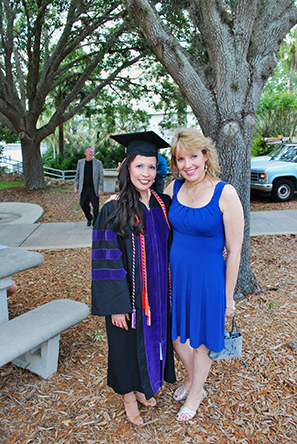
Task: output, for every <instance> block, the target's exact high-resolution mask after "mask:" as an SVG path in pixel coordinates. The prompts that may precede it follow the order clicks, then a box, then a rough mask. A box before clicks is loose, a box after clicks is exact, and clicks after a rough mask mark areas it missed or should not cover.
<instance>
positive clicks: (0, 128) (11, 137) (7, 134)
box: [0, 122, 20, 153]
mask: <svg viewBox="0 0 297 444" xmlns="http://www.w3.org/2000/svg"><path fill="white" fill-rule="evenodd" d="M19 140H20V139H19V138H18V137H17V136H16V135H15V134H14V133H13V132H12V131H10V129H8V128H7V127H6V126H5V125H3V123H1V122H0V141H3V142H6V143H13V142H18V141H19ZM0 153H1V148H0Z"/></svg>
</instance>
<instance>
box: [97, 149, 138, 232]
mask: <svg viewBox="0 0 297 444" xmlns="http://www.w3.org/2000/svg"><path fill="white" fill-rule="evenodd" d="M136 156H137V154H130V155H129V156H127V157H126V159H125V160H124V162H123V163H122V165H121V169H120V172H119V188H120V192H119V195H118V200H116V201H115V211H114V212H113V213H112V214H110V215H109V216H108V218H107V219H106V221H105V223H104V228H105V227H106V224H107V223H108V222H109V221H110V220H112V219H114V221H113V225H112V229H113V231H114V232H115V233H117V234H119V235H120V236H123V237H127V236H128V234H127V233H126V231H125V230H124V227H125V225H127V224H128V223H129V225H130V228H131V230H132V231H134V233H136V234H140V233H141V232H144V229H145V220H144V214H143V210H142V208H141V205H140V203H139V199H140V193H139V191H137V190H136V188H135V187H134V185H133V184H132V182H131V181H130V172H129V166H130V165H131V163H132V162H133V160H134V159H135V157H136ZM135 215H137V217H138V219H139V222H138V223H137V220H136V216H135Z"/></svg>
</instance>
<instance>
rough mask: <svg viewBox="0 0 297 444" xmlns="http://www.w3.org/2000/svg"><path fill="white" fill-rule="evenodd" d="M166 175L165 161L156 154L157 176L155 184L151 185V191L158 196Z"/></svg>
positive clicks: (161, 191)
mask: <svg viewBox="0 0 297 444" xmlns="http://www.w3.org/2000/svg"><path fill="white" fill-rule="evenodd" d="M166 174H167V160H166V159H165V157H163V156H162V155H161V154H160V153H158V164H157V175H156V179H155V182H154V183H153V185H152V189H153V190H154V191H156V193H158V194H160V193H163V190H164V184H165V176H166Z"/></svg>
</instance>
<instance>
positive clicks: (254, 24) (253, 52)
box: [122, 0, 297, 299]
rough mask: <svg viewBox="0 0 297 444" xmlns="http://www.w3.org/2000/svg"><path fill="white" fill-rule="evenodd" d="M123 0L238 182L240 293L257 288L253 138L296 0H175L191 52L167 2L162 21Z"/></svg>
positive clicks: (228, 177) (225, 174) (144, 5)
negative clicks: (175, 29) (252, 252)
mask: <svg viewBox="0 0 297 444" xmlns="http://www.w3.org/2000/svg"><path fill="white" fill-rule="evenodd" d="M122 2H123V4H124V5H125V6H126V8H127V10H128V11H129V13H130V15H131V16H132V18H133V19H134V20H135V22H136V23H137V25H138V26H139V28H140V29H141V31H142V32H143V34H144V36H145V38H146V39H147V41H148V44H149V45H150V47H151V49H152V51H153V52H154V53H155V55H156V57H157V58H158V59H159V61H160V62H161V63H162V65H163V66H164V68H165V69H166V70H167V72H168V73H169V74H170V75H171V77H172V78H173V79H174V80H175V82H176V83H177V85H178V86H179V87H180V89H181V90H182V92H183V94H184V96H185V97H186V98H187V101H188V103H189V105H190V106H191V108H192V110H193V112H194V114H195V116H196V118H197V120H198V122H199V124H200V126H201V128H202V131H203V133H204V135H205V136H208V137H210V138H211V139H212V140H213V141H214V142H215V145H216V147H217V150H218V154H219V158H220V164H221V168H222V180H224V181H226V182H229V183H231V184H232V185H233V186H234V187H235V188H236V190H237V192H238V194H239V197H240V199H241V202H242V205H243V209H244V214H245V233H244V244H243V249H242V259H241V265H240V272H239V278H238V283H237V288H236V298H237V299H239V298H242V297H244V296H245V295H248V294H251V293H255V292H258V291H259V286H258V284H257V282H256V279H255V277H254V275H253V273H252V271H251V269H250V264H249V244H250V158H251V144H252V137H253V131H254V126H255V113H256V110H257V107H258V103H259V100H260V96H261V92H262V90H263V87H264V85H265V82H266V80H267V78H268V77H269V75H270V74H271V73H272V71H273V68H274V67H275V65H276V54H277V51H278V48H279V45H280V43H281V41H282V39H283V38H284V37H285V35H286V33H287V32H288V31H289V30H290V28H291V27H292V26H293V24H294V23H296V21H297V9H296V7H295V5H294V2H291V1H290V0H269V1H268V0H263V1H262V2H258V1H257V0H237V1H236V2H228V1H225V0H220V1H219V0H207V1H205V0H195V1H194V0H193V1H192V0H190V1H187V2H180V3H179V2H176V3H173V6H172V8H173V11H172V13H173V15H172V16H174V5H179V7H181V8H184V9H187V14H186V15H187V18H188V20H189V21H191V24H190V25H189V29H188V32H189V36H187V38H185V40H189V42H191V45H189V47H190V49H189V51H187V49H186V48H185V46H184V45H183V44H180V43H179V41H178V40H177V38H175V37H174V35H173V33H172V32H171V28H170V26H168V21H170V20H171V16H170V13H169V14H168V15H166V10H167V6H166V5H165V7H164V10H163V11H162V12H161V14H164V15H165V19H164V20H163V18H164V17H163V16H162V17H161V16H159V13H158V12H157V9H155V8H154V6H153V5H152V3H151V2H149V0H122ZM160 3H161V5H162V4H163V2H162V1H160ZM176 7H177V6H176ZM159 10H162V8H159V9H158V11H159ZM180 12H181V11H180ZM183 12H184V11H183ZM173 26H174V25H173ZM198 37H199V38H198Z"/></svg>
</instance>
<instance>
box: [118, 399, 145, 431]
mask: <svg viewBox="0 0 297 444" xmlns="http://www.w3.org/2000/svg"><path fill="white" fill-rule="evenodd" d="M123 402H124V407H125V411H126V416H127V419H128V421H129V422H130V423H131V424H132V425H134V426H136V427H139V426H141V425H142V424H143V419H142V417H141V415H140V413H139V415H136V416H129V415H128V414H127V410H126V406H125V404H134V403H135V402H136V403H137V400H136V399H135V401H125V399H124V398H123Z"/></svg>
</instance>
